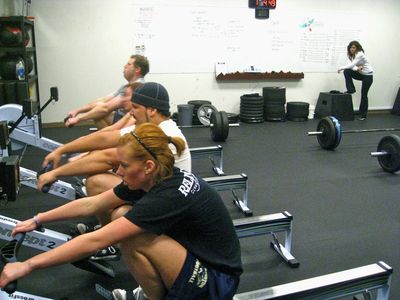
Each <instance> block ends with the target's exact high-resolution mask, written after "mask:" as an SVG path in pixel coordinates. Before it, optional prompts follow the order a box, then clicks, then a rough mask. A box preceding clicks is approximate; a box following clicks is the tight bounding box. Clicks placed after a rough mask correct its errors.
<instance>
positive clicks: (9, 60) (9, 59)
mask: <svg viewBox="0 0 400 300" xmlns="http://www.w3.org/2000/svg"><path fill="white" fill-rule="evenodd" d="M21 60H22V61H23V62H24V60H23V59H22V57H20V56H18V55H6V56H3V57H2V58H0V76H1V78H2V79H4V80H16V79H17V74H16V67H17V64H18V63H19V62H20V61H21ZM24 67H25V74H29V73H30V72H32V70H33V61H32V59H31V58H30V57H27V60H26V63H25V62H24Z"/></svg>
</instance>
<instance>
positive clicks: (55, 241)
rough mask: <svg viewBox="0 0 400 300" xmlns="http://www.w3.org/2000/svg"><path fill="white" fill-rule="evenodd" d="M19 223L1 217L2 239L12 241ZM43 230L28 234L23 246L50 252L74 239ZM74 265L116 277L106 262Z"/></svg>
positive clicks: (87, 262) (97, 261)
mask: <svg viewBox="0 0 400 300" xmlns="http://www.w3.org/2000/svg"><path fill="white" fill-rule="evenodd" d="M19 222H20V221H18V220H15V219H12V218H9V217H6V216H3V215H0V239H2V240H6V241H10V240H11V239H12V237H11V231H12V230H13V229H14V227H15V225H16V224H17V223H19ZM41 229H42V230H34V231H31V232H28V233H26V235H25V239H24V241H23V243H22V245H24V246H27V247H31V248H34V249H38V250H41V251H49V250H52V249H54V248H56V247H58V246H61V245H62V244H64V243H66V242H68V241H69V240H71V239H72V237H71V236H69V235H67V234H64V233H60V232H57V231H53V230H50V229H46V228H41ZM72 264H73V265H74V266H76V267H78V268H81V269H83V270H86V271H89V272H93V273H96V274H100V275H105V276H107V277H111V278H114V277H115V272H114V269H113V267H112V266H111V265H109V264H108V263H107V262H105V261H101V260H92V259H89V258H86V259H82V260H79V261H77V262H74V263H72Z"/></svg>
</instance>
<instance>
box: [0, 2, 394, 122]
mask: <svg viewBox="0 0 400 300" xmlns="http://www.w3.org/2000/svg"><path fill="white" fill-rule="evenodd" d="M159 1H160V0H159ZM179 1H182V0H175V2H179ZM243 1H246V3H247V0H222V1H219V2H218V5H222V6H223V5H227V6H231V5H234V4H235V3H236V4H242V2H243ZM9 2H10V1H6V0H0V4H3V3H9ZM184 2H185V3H192V4H193V5H204V4H206V3H209V4H210V3H211V4H214V5H215V1H211V0H191V1H184ZM132 3H133V1H130V0H114V1H107V0H68V1H61V0H34V1H32V5H31V15H33V16H35V18H36V20H35V27H36V44H37V56H38V69H39V83H40V93H41V101H42V103H43V102H44V101H46V100H47V99H48V97H49V88H50V87H51V86H58V88H59V95H60V102H59V103H57V104H56V105H54V106H49V108H48V109H46V111H45V112H44V113H43V121H44V122H45V123H46V122H60V121H61V120H62V119H63V118H64V116H65V114H66V113H67V112H68V111H69V110H71V109H73V108H76V107H78V106H81V105H82V104H84V103H86V102H88V101H89V100H91V99H94V98H96V97H98V96H102V95H105V94H107V93H110V92H112V91H113V90H115V89H116V88H117V87H119V86H120V85H121V84H122V83H124V80H123V77H122V76H121V75H122V68H123V65H124V64H125V62H126V60H127V59H128V57H129V55H130V54H131V53H133V52H134V49H133V41H132V35H133V34H132V33H133V32H134V30H135V28H133V19H132V18H133V17H132V14H131V11H130V9H129V8H130V7H131V6H132ZM152 3H154V2H152ZM354 8H357V9H358V11H361V12H362V13H364V14H365V15H366V18H367V19H366V20H365V23H364V27H365V28H364V29H365V32H367V34H366V35H365V40H362V41H360V42H361V44H362V45H363V47H364V49H365V51H366V54H367V56H368V57H369V59H370V61H371V63H372V66H373V67H374V70H375V73H374V83H373V85H372V87H371V90H370V97H369V99H370V109H388V108H391V107H392V106H393V102H394V99H395V96H396V93H397V90H398V88H399V87H400V68H399V66H400V55H399V52H398V49H399V48H400V47H399V46H400V42H399V39H398V38H397V37H398V28H400V18H399V17H398V16H399V15H400V1H398V0H383V1H373V0H353V1H351V2H349V1H348V0H337V1H334V2H332V1H321V0H303V1H296V0H280V1H279V0H278V4H277V9H303V10H305V9H320V10H324V11H329V10H335V11H338V10H339V11H348V10H350V9H354ZM174 17H175V18H177V17H178V16H171V18H174ZM272 17H273V12H271V18H272ZM221 18H223V16H221ZM268 21H269V20H266V21H265V22H268ZM338 22H340V20H338ZM165 34H179V33H171V32H166V33H165ZM165 51H168V47H166V49H165ZM343 51H345V49H343ZM171 55H172V54H171ZM199 55H201V53H199ZM150 63H151V62H150ZM146 80H147V81H157V82H160V83H162V84H163V85H165V86H166V87H167V89H168V91H169V94H170V99H171V104H172V111H176V105H177V104H181V103H186V102H187V101H188V100H194V99H208V100H211V101H212V102H213V104H214V105H215V106H216V107H217V108H218V109H220V110H226V111H229V112H239V101H240V96H241V95H242V94H246V93H253V92H259V93H261V91H262V87H264V86H285V87H286V93H287V100H288V101H307V102H309V103H310V104H312V105H315V103H316V100H317V98H318V94H319V92H321V91H329V90H333V89H337V90H345V87H344V80H343V75H338V74H337V73H305V78H304V79H303V80H298V81H235V82H217V81H216V80H215V74H214V73H189V74H187V73H185V74H168V73H166V74H151V73H150V74H149V75H148V76H147V77H146ZM358 86H359V83H356V87H358ZM358 89H360V88H358ZM359 97H360V94H359V93H358V92H357V93H356V95H355V96H353V102H354V106H355V108H358V104H359Z"/></svg>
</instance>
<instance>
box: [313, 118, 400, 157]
mask: <svg viewBox="0 0 400 300" xmlns="http://www.w3.org/2000/svg"><path fill="white" fill-rule="evenodd" d="M399 130H400V128H382V129H379V128H378V129H354V130H342V127H341V125H340V122H339V120H338V119H336V118H335V117H332V116H329V117H325V118H322V119H321V120H320V121H319V122H318V126H317V131H311V132H308V135H309V136H314V135H316V136H317V140H318V143H319V145H320V146H321V148H323V149H326V150H333V149H335V148H336V147H337V146H339V144H340V141H341V139H342V134H345V133H365V132H383V131H399Z"/></svg>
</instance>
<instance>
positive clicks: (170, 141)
mask: <svg viewBox="0 0 400 300" xmlns="http://www.w3.org/2000/svg"><path fill="white" fill-rule="evenodd" d="M168 143H169V144H170V143H172V137H170V136H169V137H168Z"/></svg>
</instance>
